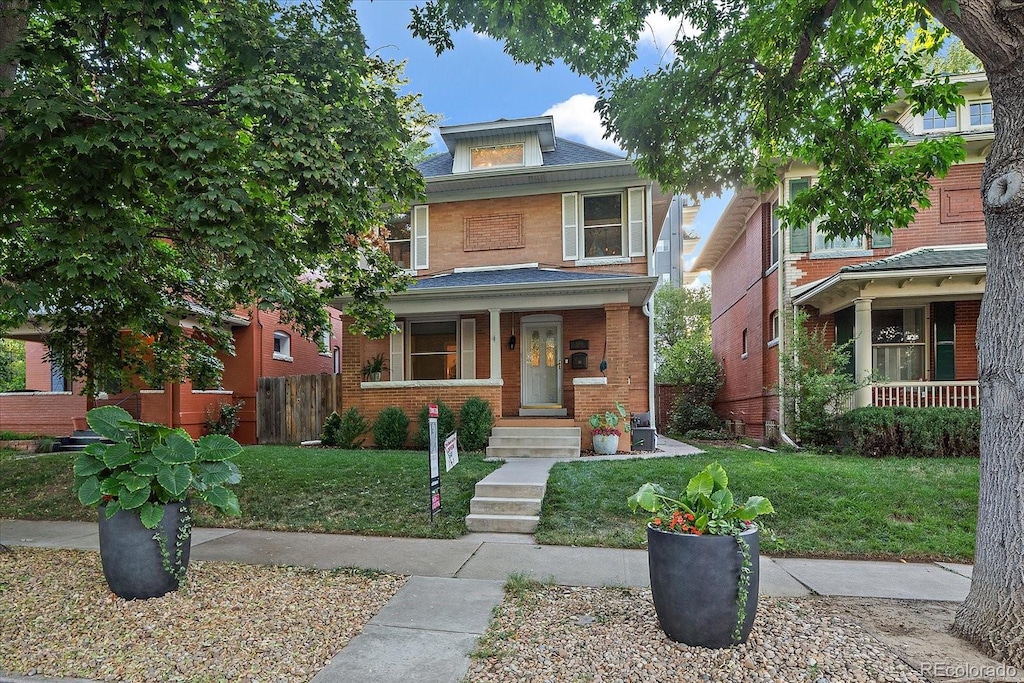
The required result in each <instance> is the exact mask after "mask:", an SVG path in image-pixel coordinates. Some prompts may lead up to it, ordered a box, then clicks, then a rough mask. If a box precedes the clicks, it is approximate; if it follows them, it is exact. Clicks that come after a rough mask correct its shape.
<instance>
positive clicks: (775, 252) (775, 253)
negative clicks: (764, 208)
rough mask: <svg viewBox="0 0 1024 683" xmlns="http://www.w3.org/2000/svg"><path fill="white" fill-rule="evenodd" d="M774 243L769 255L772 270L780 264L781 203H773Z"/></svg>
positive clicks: (769, 265)
mask: <svg viewBox="0 0 1024 683" xmlns="http://www.w3.org/2000/svg"><path fill="white" fill-rule="evenodd" d="M771 211H772V241H771V246H770V247H769V253H768V267H769V268H771V267H772V266H774V265H775V264H776V263H778V262H779V250H780V249H779V247H780V241H779V202H778V201H777V200H776V201H774V202H772V208H771Z"/></svg>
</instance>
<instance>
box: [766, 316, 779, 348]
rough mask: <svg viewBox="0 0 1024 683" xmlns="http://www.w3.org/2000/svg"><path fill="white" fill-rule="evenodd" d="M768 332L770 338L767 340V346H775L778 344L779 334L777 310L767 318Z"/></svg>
mask: <svg viewBox="0 0 1024 683" xmlns="http://www.w3.org/2000/svg"><path fill="white" fill-rule="evenodd" d="M768 332H769V335H770V336H771V338H770V339H769V340H768V346H776V345H777V344H778V343H779V334H780V333H781V326H780V325H779V312H778V310H775V311H772V312H771V315H769V316H768Z"/></svg>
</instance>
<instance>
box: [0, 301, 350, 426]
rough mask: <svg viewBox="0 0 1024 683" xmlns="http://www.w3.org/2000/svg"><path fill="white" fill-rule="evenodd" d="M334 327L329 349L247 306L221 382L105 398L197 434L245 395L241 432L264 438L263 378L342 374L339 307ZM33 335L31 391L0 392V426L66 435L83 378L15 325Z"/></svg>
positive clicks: (79, 407) (28, 349)
mask: <svg viewBox="0 0 1024 683" xmlns="http://www.w3.org/2000/svg"><path fill="white" fill-rule="evenodd" d="M330 313H331V327H332V331H331V334H330V335H329V336H328V335H325V338H324V339H323V340H321V341H322V342H323V345H324V347H325V350H323V351H321V349H320V346H319V345H318V344H317V343H315V342H311V341H309V340H306V339H304V338H303V337H302V336H301V335H299V334H298V333H297V332H296V331H295V330H294V329H293V328H292V327H291V326H290V325H285V324H282V323H281V322H280V321H279V316H278V314H277V312H273V311H256V312H255V313H253V312H240V313H239V314H237V315H236V316H234V317H233V318H231V319H230V320H228V321H227V324H229V325H230V326H231V329H232V335H233V337H234V345H235V354H234V355H233V356H229V355H224V354H222V355H221V357H220V358H221V361H222V362H223V363H224V373H223V376H222V378H221V387H220V388H218V389H215V390H201V389H196V388H194V387H193V386H192V383H191V382H188V381H186V382H184V383H181V384H174V383H168V384H166V385H164V386H163V387H160V388H142V387H133V388H131V389H130V390H129V389H126V390H125V391H122V392H118V393H112V394H107V395H101V396H103V397H102V398H101V399H99V400H98V401H97V405H120V406H121V407H123V408H125V409H126V410H127V411H128V412H130V413H131V414H132V415H133V416H135V417H136V418H137V419H141V420H144V421H147V422H159V423H162V424H167V425H170V426H172V427H183V428H185V429H186V430H187V431H188V432H189V433H190V434H192V436H193V437H199V436H201V435H202V434H203V433H204V427H203V423H204V422H205V420H206V416H207V410H211V411H213V410H216V409H217V407H218V405H219V404H220V403H221V402H227V403H236V402H238V401H245V406H244V407H243V409H242V412H241V413H240V418H241V425H240V426H239V428H238V429H237V430H236V431H235V433H234V437H235V438H236V439H238V440H239V441H240V442H242V443H246V444H251V443H256V385H257V380H258V378H260V377H276V376H281V375H299V374H312V373H325V372H326V373H332V372H333V373H336V372H339V371H340V368H341V314H340V313H339V312H338V311H337V310H334V309H331V311H330ZM8 336H10V337H14V338H21V339H25V341H26V343H25V389H26V390H25V391H22V392H12V393H5V394H0V430H11V431H17V432H22V433H40V434H51V435H54V436H64V435H67V434H69V433H70V432H71V430H72V424H73V422H74V421H75V420H76V418H78V419H80V418H84V416H85V411H86V398H85V396H83V395H82V394H81V389H82V387H81V385H79V384H77V383H75V384H72V383H71V382H70V381H68V380H66V379H65V378H64V377H63V376H62V374H61V372H60V368H59V367H56V366H54V365H51V363H50V362H49V361H47V360H45V355H46V346H45V343H44V342H43V341H42V339H41V337H40V334H39V332H38V331H37V330H35V329H34V328H26V329H24V330H14V331H12V332H10V333H9V334H8Z"/></svg>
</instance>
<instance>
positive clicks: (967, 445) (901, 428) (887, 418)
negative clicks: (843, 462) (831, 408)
mask: <svg viewBox="0 0 1024 683" xmlns="http://www.w3.org/2000/svg"><path fill="white" fill-rule="evenodd" d="M838 436H839V444H838V446H839V448H840V450H843V451H847V452H852V453H856V454H858V455H865V456H868V457H876V458H882V457H906V458H977V457H978V454H979V442H980V438H981V411H979V410H976V409H975V410H969V409H964V408H880V407H876V406H869V407H866V408H857V409H856V410H851V411H850V412H848V413H846V414H845V415H843V416H842V417H841V418H840V420H839V434H838Z"/></svg>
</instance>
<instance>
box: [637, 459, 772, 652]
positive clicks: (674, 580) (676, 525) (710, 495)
mask: <svg viewBox="0 0 1024 683" xmlns="http://www.w3.org/2000/svg"><path fill="white" fill-rule="evenodd" d="M629 506H630V508H631V509H632V510H633V512H636V511H637V509H638V508H640V509H643V510H646V511H647V512H649V513H651V514H652V516H651V517H650V520H649V522H648V525H647V538H648V561H649V565H650V572H651V591H652V595H653V598H654V606H655V610H656V611H657V613H658V620H659V621H660V622H661V626H662V629H663V630H664V631H665V633H666V635H668V636H669V638H671V639H672V640H675V641H678V642H683V643H686V644H688V645H699V646H703V647H728V646H729V645H735V644H739V643H742V642H745V641H746V639H747V637H748V636H749V634H750V629H751V627H752V625H753V620H754V614H755V612H756V609H757V589H758V582H759V572H758V562H759V558H760V531H765V532H766V533H767V534H768V536H769V538H771V539H772V540H776V538H775V534H774V533H772V532H771V531H770V530H768V529H767V528H766V527H765V526H764V525H760V529H759V527H758V525H756V524H755V523H754V520H755V519H756V518H757V517H759V516H761V515H766V514H771V513H773V512H774V511H775V509H774V508H773V507H772V504H771V502H770V501H769V500H768V499H767V498H765V497H763V496H750V497H749V498H747V500H746V502H745V503H742V504H739V503H737V502H736V501H735V498H734V497H733V494H732V492H731V491H730V490H729V477H728V475H727V474H726V472H725V469H724V468H722V466H721V465H719V464H718V463H712V464H710V465H708V466H707V467H705V468H704V469H703V470H702V471H701V472H699V473H698V474H696V475H695V476H694V477H693V478H691V479H690V481H689V482H688V483H687V485H686V489H685V490H684V491H683V492H682V493H680V494H679V497H678V498H673V497H671V496H669V495H668V494H667V493H666V492H665V489H663V488H662V487H661V486H659V485H658V484H652V483H646V484H644V485H643V486H641V487H640V489H639V490H637V492H636V493H634V494H633V495H632V496H630V498H629Z"/></svg>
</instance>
